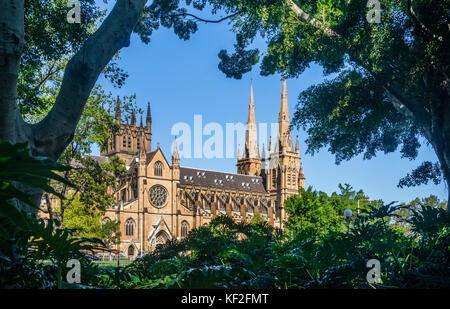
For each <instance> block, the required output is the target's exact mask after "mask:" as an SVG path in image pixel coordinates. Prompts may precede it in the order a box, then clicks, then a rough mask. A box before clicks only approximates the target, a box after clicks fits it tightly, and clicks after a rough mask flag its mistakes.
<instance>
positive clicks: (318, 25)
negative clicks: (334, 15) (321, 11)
mask: <svg viewBox="0 0 450 309" xmlns="http://www.w3.org/2000/svg"><path fill="white" fill-rule="evenodd" d="M287 1H288V4H289V6H290V7H291V9H292V11H294V13H295V14H297V16H298V17H299V18H300V19H301V20H302V21H304V22H306V23H308V24H310V25H312V26H314V27H315V28H317V29H321V30H323V31H324V32H325V33H326V34H327V35H328V36H330V37H333V38H337V39H339V38H340V35H339V34H337V33H336V32H335V31H334V30H333V29H331V28H329V27H327V26H326V25H325V24H324V23H322V22H320V21H318V20H317V19H315V18H314V17H311V16H310V15H309V14H308V13H306V12H305V11H303V10H302V9H301V8H300V7H299V6H298V5H297V4H296V3H295V2H294V1H293V0H287Z"/></svg>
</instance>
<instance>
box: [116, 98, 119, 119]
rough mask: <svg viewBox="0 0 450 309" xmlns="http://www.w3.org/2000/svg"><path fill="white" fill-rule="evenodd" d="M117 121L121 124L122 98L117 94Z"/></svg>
mask: <svg viewBox="0 0 450 309" xmlns="http://www.w3.org/2000/svg"><path fill="white" fill-rule="evenodd" d="M116 123H118V124H120V99H119V96H117V102H116Z"/></svg>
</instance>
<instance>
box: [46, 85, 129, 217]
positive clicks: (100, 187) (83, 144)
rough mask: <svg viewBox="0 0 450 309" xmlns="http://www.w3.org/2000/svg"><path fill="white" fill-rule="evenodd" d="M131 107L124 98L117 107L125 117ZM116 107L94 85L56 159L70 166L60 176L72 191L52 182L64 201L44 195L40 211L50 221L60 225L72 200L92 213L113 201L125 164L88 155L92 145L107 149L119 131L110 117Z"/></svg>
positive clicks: (113, 101)
mask: <svg viewBox="0 0 450 309" xmlns="http://www.w3.org/2000/svg"><path fill="white" fill-rule="evenodd" d="M117 100H119V98H117ZM133 107H135V96H131V97H124V98H123V99H122V102H121V104H120V109H121V114H122V115H124V116H125V118H126V117H128V116H129V114H130V110H131V109H132V108H133ZM116 108H118V104H117V102H116V100H115V99H113V98H112V96H111V94H110V93H109V94H107V93H105V92H104V91H103V90H102V89H101V88H100V87H99V86H96V87H95V88H94V90H93V92H92V93H91V95H90V97H89V99H88V101H87V103H86V106H85V109H84V110H83V115H82V116H81V119H80V121H79V122H78V125H77V128H76V130H75V135H74V137H73V139H72V141H71V143H70V144H69V145H68V147H67V148H66V149H65V151H64V152H63V154H62V155H61V157H60V158H59V159H58V162H60V163H62V164H65V165H67V166H71V167H72V169H70V170H68V171H65V172H64V173H62V175H61V176H62V177H63V178H64V179H66V180H67V182H68V183H69V182H70V183H71V184H72V186H75V188H73V187H69V186H68V185H67V184H61V183H57V182H52V183H51V184H52V186H53V188H54V189H55V190H56V192H58V194H59V196H63V197H65V198H63V199H53V198H54V197H51V196H50V195H49V194H45V195H44V197H45V201H46V203H45V204H44V207H41V210H42V211H44V212H45V213H48V215H49V218H50V219H51V220H53V219H57V221H58V222H59V224H60V225H64V213H65V210H66V208H68V207H70V206H71V204H72V203H73V202H74V201H75V199H78V200H79V202H80V203H81V205H84V206H85V207H86V208H88V209H87V210H86V211H91V212H92V211H94V210H97V211H100V212H104V211H105V209H106V208H108V207H110V206H112V204H113V203H114V202H115V198H114V196H113V194H114V191H115V189H116V187H117V179H118V178H120V177H121V176H123V175H124V174H125V173H126V168H125V163H124V162H123V161H122V160H120V159H119V158H118V157H113V158H111V159H110V160H108V161H106V162H101V161H99V160H98V159H99V158H96V157H95V156H90V155H89V154H90V153H91V151H92V146H93V145H94V144H97V145H99V146H100V149H101V150H103V149H104V148H105V147H106V146H107V143H108V140H109V137H110V133H111V131H115V130H117V129H118V128H119V125H118V124H117V123H116V122H115V119H114V117H113V116H112V115H111V114H112V110H114V109H116ZM109 142H111V141H109ZM52 200H53V201H56V203H57V204H58V205H57V207H56V208H57V212H55V210H54V208H55V203H52Z"/></svg>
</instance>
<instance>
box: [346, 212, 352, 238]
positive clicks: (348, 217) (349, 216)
mask: <svg viewBox="0 0 450 309" xmlns="http://www.w3.org/2000/svg"><path fill="white" fill-rule="evenodd" d="M344 216H345V221H346V222H347V234H348V233H349V232H350V218H351V217H352V211H351V210H350V209H346V210H344Z"/></svg>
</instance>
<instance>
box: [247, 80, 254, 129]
mask: <svg viewBox="0 0 450 309" xmlns="http://www.w3.org/2000/svg"><path fill="white" fill-rule="evenodd" d="M248 123H256V118H255V101H254V99H253V82H252V83H251V84H250V101H249V104H248V118H247V124H248Z"/></svg>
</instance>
